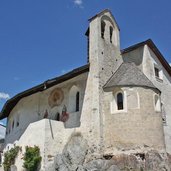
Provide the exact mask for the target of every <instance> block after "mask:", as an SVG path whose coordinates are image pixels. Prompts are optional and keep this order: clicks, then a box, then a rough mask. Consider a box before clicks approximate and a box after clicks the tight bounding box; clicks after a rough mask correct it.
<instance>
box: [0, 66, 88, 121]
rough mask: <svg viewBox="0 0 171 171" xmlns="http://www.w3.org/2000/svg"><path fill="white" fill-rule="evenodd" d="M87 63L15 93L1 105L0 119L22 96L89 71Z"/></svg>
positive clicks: (6, 114)
mask: <svg viewBox="0 0 171 171" xmlns="http://www.w3.org/2000/svg"><path fill="white" fill-rule="evenodd" d="M89 65H90V64H89V63H88V64H86V65H83V66H81V67H78V68H76V69H74V70H72V71H70V72H68V73H66V74H64V75H61V76H59V77H55V78H52V79H50V80H47V81H45V82H43V83H41V84H39V85H37V86H34V87H32V88H30V89H27V90H25V91H23V92H21V93H18V94H17V95H15V96H14V97H12V98H11V99H9V100H8V101H7V102H6V103H5V104H4V106H3V108H2V111H1V113H0V120H1V119H4V118H6V117H8V116H9V114H10V112H11V111H12V109H13V108H14V107H15V105H16V104H17V103H18V102H19V101H20V100H21V99H22V98H24V97H27V96H30V95H32V94H35V93H37V92H40V91H44V90H47V89H49V88H50V87H53V86H55V85H57V84H59V83H61V82H64V81H67V80H69V79H71V78H74V77H76V76H78V75H81V74H83V73H85V72H88V71H89Z"/></svg>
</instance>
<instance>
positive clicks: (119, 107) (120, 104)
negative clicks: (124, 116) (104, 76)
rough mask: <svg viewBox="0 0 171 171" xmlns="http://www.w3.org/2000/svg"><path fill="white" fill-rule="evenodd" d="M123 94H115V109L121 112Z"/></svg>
mask: <svg viewBox="0 0 171 171" xmlns="http://www.w3.org/2000/svg"><path fill="white" fill-rule="evenodd" d="M123 107H124V106H123V94H122V93H118V94H117V108H118V110H123Z"/></svg>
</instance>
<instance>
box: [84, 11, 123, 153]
mask: <svg viewBox="0 0 171 171" xmlns="http://www.w3.org/2000/svg"><path fill="white" fill-rule="evenodd" d="M89 22H90V23H89V28H88V30H87V32H86V36H87V37H88V62H89V64H90V68H89V75H88V80H87V87H86V92H87V93H85V94H86V96H87V97H86V98H87V99H88V100H87V101H86V102H87V103H84V104H85V106H86V107H85V111H86V112H85V113H84V112H83V113H84V114H82V117H81V118H82V120H83V122H82V124H81V125H82V127H83V128H84V129H85V130H86V131H88V130H89V132H88V134H87V136H88V137H89V142H91V143H92V144H94V145H95V146H97V149H98V150H99V151H100V153H101V152H102V151H103V146H104V145H103V144H104V143H103V141H104V138H103V136H104V130H103V129H104V120H105V119H104V118H105V113H104V103H105V94H104V91H103V86H104V85H105V83H106V82H107V81H108V80H109V78H110V77H111V76H112V75H113V73H114V72H115V71H116V70H117V69H118V67H119V66H120V64H121V63H122V57H121V54H120V40H119V39H120V38H119V27H118V25H117V23H116V21H115V19H114V17H113V15H112V14H111V12H110V11H109V10H104V11H102V12H100V13H98V14H97V15H95V16H94V17H92V18H90V19H89ZM87 106H89V107H88V108H87ZM87 125H89V127H88V128H87ZM84 129H82V130H84ZM87 129H88V130H87ZM85 134H86V132H85Z"/></svg>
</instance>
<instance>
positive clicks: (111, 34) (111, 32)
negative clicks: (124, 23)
mask: <svg viewBox="0 0 171 171" xmlns="http://www.w3.org/2000/svg"><path fill="white" fill-rule="evenodd" d="M112 37H113V27H112V26H110V42H111V43H112Z"/></svg>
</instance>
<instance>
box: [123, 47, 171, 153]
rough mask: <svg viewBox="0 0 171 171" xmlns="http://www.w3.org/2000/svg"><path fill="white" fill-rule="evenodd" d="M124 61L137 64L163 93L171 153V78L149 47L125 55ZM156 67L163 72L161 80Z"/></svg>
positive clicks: (165, 129)
mask: <svg viewBox="0 0 171 171" xmlns="http://www.w3.org/2000/svg"><path fill="white" fill-rule="evenodd" d="M123 59H124V61H126V62H127V61H131V62H135V64H136V65H137V66H138V67H139V68H140V69H141V70H142V72H143V73H144V74H145V75H146V76H147V77H148V78H149V79H150V80H151V82H152V83H153V84H154V85H155V86H156V87H157V88H158V89H159V90H160V91H161V103H162V104H163V107H162V110H163V111H162V112H163V113H162V115H163V120H165V121H164V124H163V126H164V133H165V141H166V149H167V151H168V152H169V153H171V145H170V144H171V101H170V100H169V99H170V97H171V77H170V75H169V74H168V73H167V71H166V70H165V68H164V67H163V66H162V64H161V63H160V61H159V60H158V58H157V57H156V55H155V54H154V52H153V51H152V50H151V49H150V48H149V47H148V46H147V45H145V46H142V47H139V48H137V49H135V50H133V51H131V52H128V53H125V54H123ZM154 67H157V68H158V69H159V71H161V75H160V77H161V78H157V77H156V76H155V71H154Z"/></svg>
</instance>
